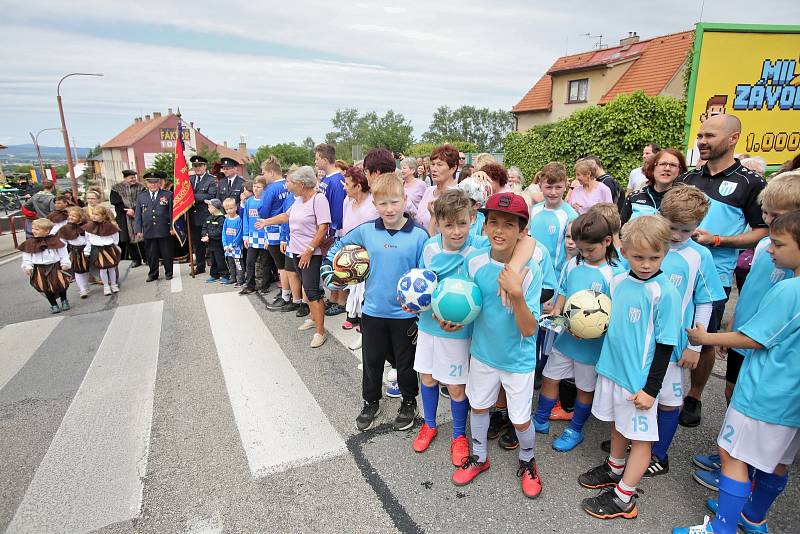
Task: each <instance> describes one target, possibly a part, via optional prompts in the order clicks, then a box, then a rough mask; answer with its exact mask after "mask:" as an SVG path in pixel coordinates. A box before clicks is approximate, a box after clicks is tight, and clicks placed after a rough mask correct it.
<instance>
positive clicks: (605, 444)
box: [600, 439, 631, 454]
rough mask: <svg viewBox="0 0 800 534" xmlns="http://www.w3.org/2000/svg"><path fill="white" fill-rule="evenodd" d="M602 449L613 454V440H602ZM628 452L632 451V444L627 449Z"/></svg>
mask: <svg viewBox="0 0 800 534" xmlns="http://www.w3.org/2000/svg"><path fill="white" fill-rule="evenodd" d="M600 450H602V451H603V452H604V453H606V454H611V440H610V439H607V440H605V441H602V442H600ZM625 450H626V451H627V452H631V446H630V445H628V447H627V448H626V449H625Z"/></svg>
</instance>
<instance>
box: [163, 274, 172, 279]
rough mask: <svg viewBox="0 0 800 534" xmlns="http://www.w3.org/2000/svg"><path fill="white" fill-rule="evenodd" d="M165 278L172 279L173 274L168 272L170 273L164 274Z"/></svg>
mask: <svg viewBox="0 0 800 534" xmlns="http://www.w3.org/2000/svg"><path fill="white" fill-rule="evenodd" d="M164 278H166V279H167V280H172V275H171V274H168V275H166V276H164Z"/></svg>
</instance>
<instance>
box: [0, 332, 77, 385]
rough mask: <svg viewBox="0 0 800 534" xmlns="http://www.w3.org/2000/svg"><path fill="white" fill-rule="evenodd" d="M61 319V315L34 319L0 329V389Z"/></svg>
mask: <svg viewBox="0 0 800 534" xmlns="http://www.w3.org/2000/svg"><path fill="white" fill-rule="evenodd" d="M62 319H63V317H48V318H47V319H36V320H35V321H26V322H24V323H16V324H10V325H6V326H5V327H4V328H3V329H2V330H0V347H4V352H5V354H4V355H3V357H2V358H0V389H3V388H4V387H5V385H6V384H8V382H9V381H10V380H11V379H12V378H14V376H16V374H17V373H18V372H19V370H20V369H22V368H23V367H24V366H25V364H26V363H27V362H28V360H29V359H30V358H31V356H33V354H34V353H35V352H36V351H37V350H39V347H40V346H41V345H42V343H44V340H45V339H47V338H48V336H50V334H52V333H53V330H55V328H56V326H58V323H60V322H61V320H62Z"/></svg>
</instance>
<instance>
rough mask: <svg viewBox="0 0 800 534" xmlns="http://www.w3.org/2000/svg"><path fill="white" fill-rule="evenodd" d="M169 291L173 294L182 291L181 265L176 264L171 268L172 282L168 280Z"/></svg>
mask: <svg viewBox="0 0 800 534" xmlns="http://www.w3.org/2000/svg"><path fill="white" fill-rule="evenodd" d="M170 290H171V291H172V292H173V293H180V292H181V291H183V280H181V264H180V263H176V264H174V265H173V267H172V280H170Z"/></svg>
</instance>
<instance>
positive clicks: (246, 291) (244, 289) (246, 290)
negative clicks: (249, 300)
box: [239, 286, 256, 295]
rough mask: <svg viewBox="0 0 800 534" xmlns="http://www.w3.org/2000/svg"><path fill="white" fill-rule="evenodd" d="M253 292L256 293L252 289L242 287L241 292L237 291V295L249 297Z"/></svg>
mask: <svg viewBox="0 0 800 534" xmlns="http://www.w3.org/2000/svg"><path fill="white" fill-rule="evenodd" d="M255 292H256V290H255V289H254V288H252V287H247V286H245V287H243V288H242V289H241V291H239V294H240V295H249V294H250V293H255Z"/></svg>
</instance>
